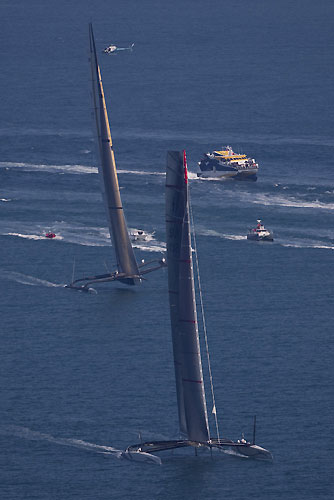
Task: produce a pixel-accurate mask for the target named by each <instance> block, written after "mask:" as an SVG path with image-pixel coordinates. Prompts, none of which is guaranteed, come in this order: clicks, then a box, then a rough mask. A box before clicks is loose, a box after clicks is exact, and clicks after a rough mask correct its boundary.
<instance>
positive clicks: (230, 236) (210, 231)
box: [197, 229, 247, 241]
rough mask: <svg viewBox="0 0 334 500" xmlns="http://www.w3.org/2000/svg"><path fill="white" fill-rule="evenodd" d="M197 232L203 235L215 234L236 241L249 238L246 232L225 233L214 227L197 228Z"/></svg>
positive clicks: (217, 236)
mask: <svg viewBox="0 0 334 500" xmlns="http://www.w3.org/2000/svg"><path fill="white" fill-rule="evenodd" d="M197 234H200V235H202V236H213V237H216V238H222V239H224V240H234V241H243V240H247V236H246V235H244V234H225V233H219V232H218V231H215V230H214V229H199V230H197Z"/></svg>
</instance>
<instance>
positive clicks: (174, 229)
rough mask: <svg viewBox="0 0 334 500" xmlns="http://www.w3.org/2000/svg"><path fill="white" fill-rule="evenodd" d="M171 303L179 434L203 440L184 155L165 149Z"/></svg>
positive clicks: (203, 406) (204, 427)
mask: <svg viewBox="0 0 334 500" xmlns="http://www.w3.org/2000/svg"><path fill="white" fill-rule="evenodd" d="M166 233H167V266H168V288H169V304H170V316H171V326H172V340H173V353H174V365H175V378H176V392H177V400H178V409H179V423H180V430H181V433H183V434H185V435H186V436H187V437H188V439H189V440H192V441H199V442H206V441H208V439H209V427H208V417H207V408H206V399H205V391H204V381H203V373H202V362H201V353H200V344H199V335H198V325H197V312H196V301H195V287H194V275H193V264H192V254H191V238H190V225H189V206H188V179H187V166H186V160H185V153H183V154H182V153H180V152H178V151H169V152H168V155H167V176H166Z"/></svg>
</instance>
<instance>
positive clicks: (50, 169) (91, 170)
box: [0, 162, 197, 201]
mask: <svg viewBox="0 0 334 500" xmlns="http://www.w3.org/2000/svg"><path fill="white" fill-rule="evenodd" d="M1 168H3V169H7V170H12V169H15V170H20V171H21V172H43V173H49V174H57V173H60V174H89V175H90V174H98V169H97V167H95V166H89V165H46V164H37V163H17V162H0V169H1ZM117 173H118V174H131V175H140V176H143V175H144V176H150V175H153V176H159V177H164V176H165V172H154V171H150V170H130V169H122V168H120V169H117ZM189 177H190V178H197V175H196V174H191V175H190V176H189ZM1 201H8V200H1Z"/></svg>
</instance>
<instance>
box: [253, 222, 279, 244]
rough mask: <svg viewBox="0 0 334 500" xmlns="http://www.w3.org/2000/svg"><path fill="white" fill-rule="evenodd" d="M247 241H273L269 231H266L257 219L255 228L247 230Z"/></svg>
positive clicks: (272, 235) (271, 233)
mask: <svg viewBox="0 0 334 500" xmlns="http://www.w3.org/2000/svg"><path fill="white" fill-rule="evenodd" d="M247 240H253V241H274V234H273V232H272V231H270V230H269V229H266V228H265V227H264V225H263V224H262V223H261V219H257V225H256V227H255V228H252V229H250V230H249V232H248V234H247Z"/></svg>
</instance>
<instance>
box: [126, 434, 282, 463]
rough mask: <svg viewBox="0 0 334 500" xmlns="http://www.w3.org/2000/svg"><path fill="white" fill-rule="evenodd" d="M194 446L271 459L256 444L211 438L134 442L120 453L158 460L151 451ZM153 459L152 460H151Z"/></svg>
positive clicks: (141, 458) (156, 451)
mask: <svg viewBox="0 0 334 500" xmlns="http://www.w3.org/2000/svg"><path fill="white" fill-rule="evenodd" d="M191 447H192V448H194V449H195V450H196V454H197V450H201V449H202V450H204V449H206V450H211V451H214V450H216V451H217V450H219V451H225V450H233V451H234V452H236V456H238V455H239V456H240V455H242V456H244V457H247V458H252V459H254V460H269V461H271V460H272V459H273V456H272V454H271V453H270V451H268V450H266V449H265V448H262V447H261V446H258V445H256V444H250V443H237V442H234V441H232V440H231V439H212V440H211V441H207V442H203V443H202V442H197V441H189V440H176V441H173V440H172V441H152V442H146V443H141V444H135V445H132V446H129V447H128V448H127V449H126V450H125V451H124V452H123V454H122V455H124V458H128V459H129V460H131V459H134V460H137V461H139V460H143V461H146V460H153V458H152V457H155V458H156V459H158V460H160V458H159V457H156V456H155V455H153V453H158V452H162V451H172V450H176V449H178V448H191ZM153 461H154V460H153Z"/></svg>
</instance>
